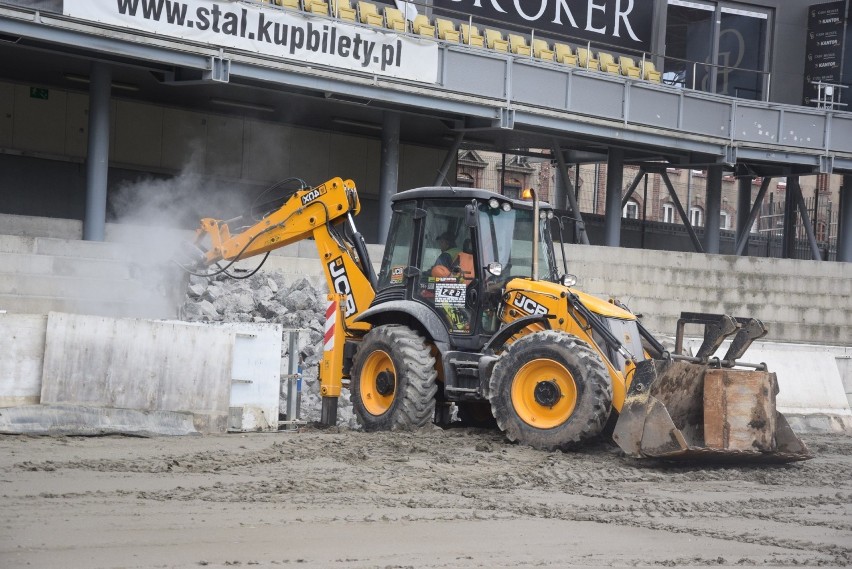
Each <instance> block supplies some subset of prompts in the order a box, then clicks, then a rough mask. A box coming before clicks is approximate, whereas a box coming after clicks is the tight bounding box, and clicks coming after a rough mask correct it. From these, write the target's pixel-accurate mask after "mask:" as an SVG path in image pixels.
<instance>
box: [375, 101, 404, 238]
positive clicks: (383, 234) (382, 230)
mask: <svg viewBox="0 0 852 569" xmlns="http://www.w3.org/2000/svg"><path fill="white" fill-rule="evenodd" d="M398 186H399V113H395V112H392V111H386V112H385V113H384V116H383V119H382V162H381V173H380V175H379V225H378V242H379V243H380V244H384V243H385V241H387V238H388V230H389V229H390V218H391V202H390V198H391V196H392V195H393V194H395V193H396V192H397V189H398Z"/></svg>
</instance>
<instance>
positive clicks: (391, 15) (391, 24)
mask: <svg viewBox="0 0 852 569" xmlns="http://www.w3.org/2000/svg"><path fill="white" fill-rule="evenodd" d="M385 27H386V28H388V29H389V30H394V31H396V32H404V31H406V29H405V28H406V26H405V18H404V17H403V15H402V12H400V11H399V10H397V9H396V8H391V7H390V6H385Z"/></svg>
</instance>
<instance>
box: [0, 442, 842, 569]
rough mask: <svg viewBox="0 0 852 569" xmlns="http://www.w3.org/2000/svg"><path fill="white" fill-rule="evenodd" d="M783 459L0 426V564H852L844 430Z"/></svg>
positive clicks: (600, 446) (598, 448)
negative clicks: (801, 457)
mask: <svg viewBox="0 0 852 569" xmlns="http://www.w3.org/2000/svg"><path fill="white" fill-rule="evenodd" d="M805 440H806V442H807V443H808V444H809V445H810V446H811V448H812V450H814V451H815V452H816V455H817V458H816V459H814V460H811V461H808V462H805V463H797V464H793V465H787V466H762V467H758V466H723V467H720V466H715V467H711V466H706V465H704V466H700V465H692V466H670V465H665V464H661V463H658V462H649V461H635V460H631V459H627V458H624V457H623V456H622V455H621V453H620V452H619V451H618V450H617V449H615V448H614V447H611V446H609V445H608V444H605V443H598V444H596V445H592V446H591V447H589V448H587V449H586V450H585V451H584V452H577V453H561V452H557V453H547V452H541V451H536V450H532V449H529V448H525V447H520V446H517V445H513V444H510V443H508V442H506V441H505V440H504V439H503V438H502V437H501V436H500V435H499V434H498V433H496V432H489V431H482V430H475V429H450V430H445V431H444V430H439V429H429V430H426V431H421V432H417V433H380V434H369V433H361V432H352V431H346V432H331V431H307V432H301V433H297V434H285V433H273V434H259V433H258V434H247V435H241V434H231V435H222V436H206V437H181V438H152V439H142V438H122V437H103V438H76V437H74V438H72V437H59V438H35V437H20V436H2V437H0V567H3V568H17V567H49V568H51V569H56V568H75V567H79V568H87V569H93V568H101V567H127V568H135V567H145V568H153V567H169V568H172V567H193V568H195V567H235V566H246V567H248V566H260V567H291V566H292V567H329V568H361V567H379V568H384V567H417V568H420V567H430V568H431V567H435V568H438V567H441V568H455V567H460V568H465V567H495V568H499V567H567V566H576V567H589V566H601V567H604V566H616V567H618V566H623V567H633V566H673V567H674V566H762V567H765V566H815V565H819V566H849V565H852V438H850V437H845V436H820V437H816V436H810V437H805Z"/></svg>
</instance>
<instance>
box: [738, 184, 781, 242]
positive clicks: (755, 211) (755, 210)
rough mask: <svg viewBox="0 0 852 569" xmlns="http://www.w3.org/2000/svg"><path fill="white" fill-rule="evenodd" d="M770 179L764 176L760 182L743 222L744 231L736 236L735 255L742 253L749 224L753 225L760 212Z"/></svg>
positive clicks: (746, 240) (748, 231) (749, 227)
mask: <svg viewBox="0 0 852 569" xmlns="http://www.w3.org/2000/svg"><path fill="white" fill-rule="evenodd" d="M770 180H772V178H764V179H763V182H761V184H760V190H759V191H758V192H757V198H755V200H754V205H753V206H752V208H751V211H750V212H749V213H748V217H747V218H746V221H745V223H744V224H743V225H744V226H745V228H746V231H745V233H742V234H739V235H738V236H737V246H736V248H735V250H734V254H735V255H742V254H743V252H744V251H745V249H746V245H748V236H749V233H750V232H751V226H752V225H754V222H755V221H757V216H758V215H759V214H760V206H761V205H762V204H763V198H764V197H765V196H766V191H767V190H768V189H769V182H770ZM738 225H739V223H738Z"/></svg>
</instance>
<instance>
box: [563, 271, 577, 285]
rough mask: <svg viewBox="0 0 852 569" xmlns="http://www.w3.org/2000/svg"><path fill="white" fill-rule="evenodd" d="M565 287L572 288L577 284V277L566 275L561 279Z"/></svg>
mask: <svg viewBox="0 0 852 569" xmlns="http://www.w3.org/2000/svg"><path fill="white" fill-rule="evenodd" d="M559 280H560V282H561V283H562V286H564V287H572V286H574V285H575V284H577V275H571V274H565V275H562V278H561V279H559Z"/></svg>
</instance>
